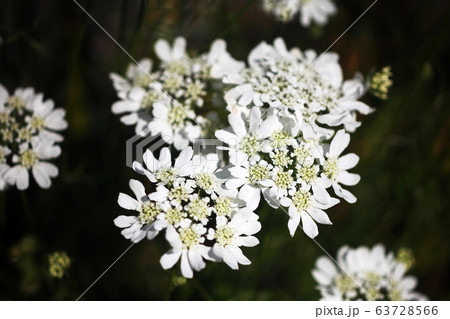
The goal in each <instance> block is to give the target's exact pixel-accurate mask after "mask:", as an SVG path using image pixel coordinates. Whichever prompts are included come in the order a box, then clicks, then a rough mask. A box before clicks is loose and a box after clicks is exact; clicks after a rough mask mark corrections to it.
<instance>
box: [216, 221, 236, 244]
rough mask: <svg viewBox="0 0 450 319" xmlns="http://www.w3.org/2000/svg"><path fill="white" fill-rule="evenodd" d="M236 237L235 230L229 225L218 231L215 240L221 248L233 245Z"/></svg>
mask: <svg viewBox="0 0 450 319" xmlns="http://www.w3.org/2000/svg"><path fill="white" fill-rule="evenodd" d="M234 235H235V231H234V229H233V228H232V227H231V226H229V225H225V226H222V227H219V228H218V229H217V230H216V232H215V233H214V238H215V239H216V241H217V243H218V244H219V245H220V246H228V245H230V244H232V243H233V240H234Z"/></svg>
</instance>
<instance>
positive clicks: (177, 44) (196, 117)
mask: <svg viewBox="0 0 450 319" xmlns="http://www.w3.org/2000/svg"><path fill="white" fill-rule="evenodd" d="M155 52H156V55H157V56H158V57H159V59H160V60H161V64H160V66H159V68H158V69H157V70H155V71H152V70H151V68H152V61H151V60H150V59H144V60H142V61H140V62H139V64H138V65H130V66H129V67H128V71H127V73H126V78H123V77H121V76H119V75H117V74H114V73H113V74H111V79H112V80H113V83H114V87H115V89H116V91H117V94H118V97H119V98H120V100H119V101H118V102H116V103H114V104H113V106H112V111H113V113H116V114H122V113H125V115H124V116H122V117H121V121H122V122H123V123H125V124H126V125H135V126H136V133H141V132H143V134H145V132H146V129H148V130H149V131H150V132H151V134H152V135H160V136H161V138H162V139H163V140H164V141H165V142H166V143H168V144H173V145H174V146H175V148H176V149H177V150H182V149H183V148H185V147H186V146H188V145H189V143H192V142H193V141H194V140H195V139H198V138H211V137H213V136H214V131H213V128H215V127H217V126H218V125H219V124H220V121H219V117H218V114H217V109H218V108H219V106H221V105H223V103H224V101H223V93H222V92H223V83H222V82H221V78H222V76H223V75H224V73H226V72H239V71H240V70H241V69H242V68H243V63H241V62H237V61H236V60H234V59H233V58H232V57H231V56H230V54H229V53H228V52H227V51H226V43H225V42H224V41H223V40H216V41H214V43H213V44H212V45H211V48H210V51H209V52H208V53H206V54H202V55H199V56H195V57H190V56H188V55H187V54H186V41H185V39H184V38H182V37H178V38H176V39H175V41H174V44H173V47H170V45H169V44H168V42H167V41H165V40H159V41H157V42H156V44H155Z"/></svg>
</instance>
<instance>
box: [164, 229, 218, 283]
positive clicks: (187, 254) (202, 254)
mask: <svg viewBox="0 0 450 319" xmlns="http://www.w3.org/2000/svg"><path fill="white" fill-rule="evenodd" d="M205 233H206V228H205V227H203V225H200V224H194V225H189V226H187V227H185V228H181V230H180V231H178V232H177V231H176V230H175V228H173V227H168V228H167V230H166V239H167V241H168V242H169V243H170V244H171V245H172V249H171V250H170V251H168V252H167V253H165V254H164V255H163V256H162V257H161V261H160V262H161V266H162V267H163V268H164V269H169V268H172V267H173V266H174V265H175V264H176V263H177V261H178V260H179V259H180V258H181V273H182V275H183V276H184V277H186V278H192V277H193V276H194V272H193V271H194V270H195V271H200V270H202V269H203V268H205V266H206V264H205V262H204V261H203V258H205V259H207V260H211V257H209V251H210V249H211V248H208V247H206V246H205V245H203V243H204V241H205V238H204V237H202V235H204V234H205Z"/></svg>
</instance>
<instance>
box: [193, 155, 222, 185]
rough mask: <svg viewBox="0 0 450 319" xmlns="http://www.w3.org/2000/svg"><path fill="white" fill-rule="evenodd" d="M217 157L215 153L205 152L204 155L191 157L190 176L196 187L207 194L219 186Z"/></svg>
mask: <svg viewBox="0 0 450 319" xmlns="http://www.w3.org/2000/svg"><path fill="white" fill-rule="evenodd" d="M218 165H219V157H218V155H217V154H213V153H210V154H207V155H206V156H202V155H194V156H193V157H192V173H191V177H192V178H194V179H195V182H196V184H197V187H199V188H200V189H202V190H203V191H205V192H206V193H207V194H211V193H212V192H215V191H216V190H217V189H218V187H219V186H220V180H219V178H218V176H217V175H218V172H217V169H218Z"/></svg>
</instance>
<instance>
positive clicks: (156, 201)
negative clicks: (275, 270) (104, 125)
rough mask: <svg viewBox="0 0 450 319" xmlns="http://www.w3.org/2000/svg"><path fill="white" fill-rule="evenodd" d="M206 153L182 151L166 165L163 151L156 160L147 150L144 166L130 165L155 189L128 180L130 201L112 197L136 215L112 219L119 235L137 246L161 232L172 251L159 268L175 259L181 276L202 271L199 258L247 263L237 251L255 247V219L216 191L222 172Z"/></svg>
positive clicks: (227, 193) (229, 196) (234, 200)
mask: <svg viewBox="0 0 450 319" xmlns="http://www.w3.org/2000/svg"><path fill="white" fill-rule="evenodd" d="M211 155H212V154H209V156H202V155H193V150H192V148H191V147H188V148H185V149H183V151H182V152H181V153H180V155H179V156H178V158H177V159H176V160H175V163H174V164H172V160H171V154H170V151H169V149H168V148H163V149H162V150H161V152H160V155H159V159H156V158H155V156H154V154H153V153H152V152H151V151H150V150H147V151H146V152H145V154H144V158H143V161H144V164H145V165H142V164H141V163H139V162H134V165H133V167H134V170H135V171H136V172H138V173H140V174H143V175H145V176H146V177H147V179H148V180H149V181H150V182H151V183H153V184H155V185H156V191H155V192H152V193H150V194H148V193H147V192H146V190H145V187H144V185H143V184H142V183H141V182H139V181H137V180H130V188H131V190H132V191H133V193H134V195H135V198H132V197H131V196H128V195H126V194H123V193H121V194H120V195H119V199H118V203H119V205H120V206H121V207H122V208H125V209H128V210H132V211H136V212H137V215H134V216H123V215H122V216H119V217H117V218H116V219H115V220H114V222H115V224H116V226H118V227H120V228H124V229H123V231H122V235H123V236H124V237H125V238H127V239H130V240H131V241H133V242H139V241H140V240H142V239H143V238H145V237H147V238H148V239H153V238H154V237H156V236H157V235H158V233H159V232H161V231H163V230H165V235H166V239H167V241H168V242H169V243H170V245H171V247H172V249H171V250H170V251H168V252H167V253H166V254H164V255H163V256H162V258H161V265H162V267H163V268H164V269H168V268H172V267H173V266H174V265H175V264H176V263H177V262H178V260H180V259H181V273H182V274H183V276H184V277H186V278H192V276H193V271H194V270H195V271H200V270H202V269H203V268H204V267H205V262H204V260H211V261H217V262H218V261H223V262H225V263H226V264H227V265H228V266H230V267H231V268H232V269H238V265H239V264H242V265H248V264H250V260H249V259H248V258H247V257H245V256H244V254H243V253H242V250H241V248H240V247H241V246H246V247H253V246H255V245H257V244H258V243H259V241H258V239H257V238H256V237H254V236H252V235H254V234H255V233H257V232H258V231H259V230H260V229H261V224H260V223H259V221H258V215H256V214H255V213H254V212H253V211H252V210H251V209H249V208H248V207H245V205H243V203H242V202H241V201H239V200H238V199H237V197H236V194H235V193H233V192H231V191H227V190H225V189H224V188H223V187H222V184H223V180H222V178H221V177H222V174H223V172H222V171H221V170H218V158H217V156H211Z"/></svg>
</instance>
